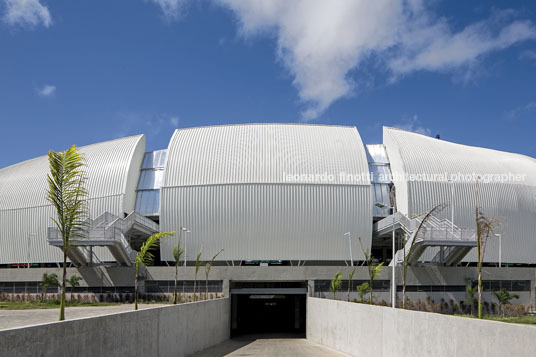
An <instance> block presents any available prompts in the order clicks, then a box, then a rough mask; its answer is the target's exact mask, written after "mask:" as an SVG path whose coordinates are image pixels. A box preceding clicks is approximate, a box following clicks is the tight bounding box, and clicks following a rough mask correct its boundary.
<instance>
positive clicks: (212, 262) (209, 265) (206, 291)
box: [205, 249, 223, 300]
mask: <svg viewBox="0 0 536 357" xmlns="http://www.w3.org/2000/svg"><path fill="white" fill-rule="evenodd" d="M221 252H223V249H222V250H220V251H219V252H218V253H217V254H216V255H215V256H213V257H212V259H210V262H208V263H207V264H206V265H205V300H208V274H210V268H212V264H214V260H215V259H216V257H217V256H218V255H220V253H221Z"/></svg>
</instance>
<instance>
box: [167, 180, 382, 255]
mask: <svg viewBox="0 0 536 357" xmlns="http://www.w3.org/2000/svg"><path fill="white" fill-rule="evenodd" d="M161 202H162V206H161V212H162V213H161V216H160V222H161V223H160V226H161V230H162V231H173V230H176V231H178V230H179V228H180V227H181V226H183V227H186V228H188V229H189V230H191V233H185V234H186V244H187V245H186V250H187V255H188V257H187V259H188V260H195V255H196V253H197V252H198V251H199V250H200V249H202V250H203V258H204V259H208V258H210V257H211V256H212V255H214V254H215V253H217V252H218V251H219V250H220V249H224V252H223V253H222V254H221V255H220V256H219V257H218V260H348V259H349V254H350V253H349V245H348V238H347V236H344V233H346V232H352V241H353V242H352V248H353V258H354V259H363V254H362V252H361V249H360V247H359V241H358V240H357V237H358V236H359V237H362V240H363V245H364V246H365V247H369V246H370V244H371V242H370V239H371V229H372V226H371V221H372V208H371V202H370V186H357V185H307V184H306V185H281V184H229V185H201V186H187V187H173V188H163V189H162V199H161ZM177 239H178V237H175V238H173V239H169V240H163V241H162V244H161V257H162V260H168V261H172V260H173V258H172V249H173V246H174V245H175V244H177Z"/></svg>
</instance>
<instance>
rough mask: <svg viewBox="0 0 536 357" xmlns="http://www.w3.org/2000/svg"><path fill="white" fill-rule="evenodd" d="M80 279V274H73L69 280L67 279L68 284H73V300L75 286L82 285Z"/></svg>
mask: <svg viewBox="0 0 536 357" xmlns="http://www.w3.org/2000/svg"><path fill="white" fill-rule="evenodd" d="M80 280H82V277H80V276H78V275H72V276H71V277H70V278H69V280H67V284H69V285H71V299H70V301H71V302H72V301H73V288H76V287H77V286H80Z"/></svg>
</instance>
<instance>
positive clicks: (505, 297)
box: [493, 288, 519, 317]
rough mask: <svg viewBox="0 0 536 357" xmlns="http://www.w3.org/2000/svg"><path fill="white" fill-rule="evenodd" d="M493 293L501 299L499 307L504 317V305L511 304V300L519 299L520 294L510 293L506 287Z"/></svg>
mask: <svg viewBox="0 0 536 357" xmlns="http://www.w3.org/2000/svg"><path fill="white" fill-rule="evenodd" d="M493 295H495V297H496V298H497V300H498V301H499V309H500V310H501V312H502V317H504V306H505V305H508V304H510V300H512V299H519V295H517V294H516V293H509V292H508V291H507V290H506V289H505V288H502V289H500V290H497V291H494V292H493Z"/></svg>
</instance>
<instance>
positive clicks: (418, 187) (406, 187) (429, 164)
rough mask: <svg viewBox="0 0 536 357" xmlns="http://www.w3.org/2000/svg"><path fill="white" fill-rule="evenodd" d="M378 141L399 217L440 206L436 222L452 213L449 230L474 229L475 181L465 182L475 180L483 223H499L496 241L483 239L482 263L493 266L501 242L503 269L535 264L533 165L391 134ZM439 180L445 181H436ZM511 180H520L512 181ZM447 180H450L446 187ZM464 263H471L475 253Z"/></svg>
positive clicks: (492, 152) (526, 160) (490, 152)
mask: <svg viewBox="0 0 536 357" xmlns="http://www.w3.org/2000/svg"><path fill="white" fill-rule="evenodd" d="M383 141H384V145H385V147H386V150H387V154H388V156H389V160H390V165H391V170H392V172H393V175H394V178H395V186H396V203H397V207H398V210H399V211H400V212H402V213H404V214H408V215H410V216H411V215H415V214H421V213H424V212H427V211H428V210H430V209H431V208H433V207H434V206H436V205H438V204H442V203H444V204H447V205H448V206H447V207H446V208H445V209H444V210H443V211H442V212H441V213H440V215H439V216H440V217H441V218H447V219H450V217H451V209H452V207H453V208H454V224H455V225H457V226H458V227H462V228H475V199H476V180H471V179H470V177H472V176H473V174H475V175H479V176H480V177H481V180H480V182H479V184H478V187H479V202H480V204H479V206H480V207H481V209H482V211H483V212H484V213H485V215H486V216H487V217H489V218H491V217H497V218H498V219H499V221H500V222H501V225H500V226H499V227H498V228H497V229H496V231H495V232H494V234H500V238H499V236H495V235H493V236H492V237H491V238H490V239H489V241H488V245H487V248H486V256H485V260H486V261H488V262H497V261H498V260H499V245H500V242H501V241H502V262H503V263H536V161H535V160H534V159H533V158H531V157H528V156H524V155H519V154H511V153H506V152H501V151H496V150H490V149H485V148H478V147H472V146H466V145H460V144H455V143H451V142H447V141H443V140H438V139H434V138H431V137H428V136H424V135H419V134H415V133H411V132H407V131H403V130H399V129H393V128H384V131H383ZM445 174H446V175H445ZM404 175H405V177H404ZM409 175H415V176H414V178H419V177H418V175H420V178H421V179H414V180H412V179H411V177H410V176H409ZM434 175H435V178H434ZM451 175H453V176H451ZM497 175H500V176H497ZM445 176H446V179H447V180H441V179H442V178H443V177H445ZM516 176H517V177H518V178H521V177H523V179H521V180H517V179H516ZM501 177H502V178H503V179H506V180H504V181H503V182H500V181H499V182H498V181H497V180H496V179H498V178H501ZM449 178H452V180H451V181H448V179H449ZM484 179H488V180H486V181H488V182H486V181H484ZM432 253H433V252H432ZM465 261H476V252H475V250H473V251H472V252H471V253H469V254H468V255H467V256H466V257H465Z"/></svg>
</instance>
